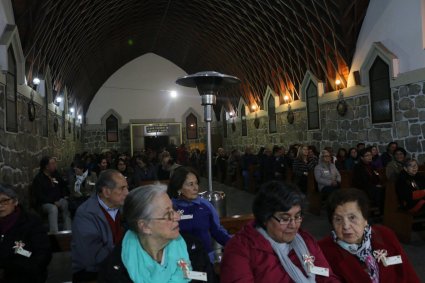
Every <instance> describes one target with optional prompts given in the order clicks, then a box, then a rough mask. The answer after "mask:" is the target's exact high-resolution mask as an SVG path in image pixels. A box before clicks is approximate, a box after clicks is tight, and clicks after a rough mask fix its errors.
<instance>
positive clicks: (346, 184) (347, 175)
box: [339, 170, 353, 189]
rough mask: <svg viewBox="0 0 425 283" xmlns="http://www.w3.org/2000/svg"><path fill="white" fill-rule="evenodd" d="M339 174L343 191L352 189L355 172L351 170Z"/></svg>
mask: <svg viewBox="0 0 425 283" xmlns="http://www.w3.org/2000/svg"><path fill="white" fill-rule="evenodd" d="M339 174H340V175H341V184H340V188H341V189H348V188H352V187H353V186H352V179H353V171H351V170H341V171H339Z"/></svg>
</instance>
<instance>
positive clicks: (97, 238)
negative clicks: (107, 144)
mask: <svg viewBox="0 0 425 283" xmlns="http://www.w3.org/2000/svg"><path fill="white" fill-rule="evenodd" d="M127 195H128V184H127V180H126V179H125V177H124V176H123V175H122V174H121V173H119V172H118V171H117V170H112V169H108V170H105V171H102V172H101V173H100V176H99V179H98V180H97V182H96V194H94V195H93V196H91V197H90V198H89V199H88V200H87V201H85V202H84V203H83V204H82V205H81V206H80V207H79V208H78V209H77V212H76V214H75V218H74V221H73V224H72V244H71V252H72V272H73V282H84V281H92V280H96V278H97V272H98V268H99V265H100V263H101V262H102V261H103V260H104V259H105V258H106V257H107V256H108V255H109V253H110V252H111V251H112V250H113V248H114V246H115V245H116V244H118V243H120V242H121V239H122V237H123V234H124V230H123V228H122V227H121V216H120V211H119V209H120V208H121V207H122V205H123V204H124V200H125V198H126V196H127Z"/></svg>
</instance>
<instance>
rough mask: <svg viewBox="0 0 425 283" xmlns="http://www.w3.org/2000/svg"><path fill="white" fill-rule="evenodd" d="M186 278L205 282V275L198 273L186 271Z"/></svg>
mask: <svg viewBox="0 0 425 283" xmlns="http://www.w3.org/2000/svg"><path fill="white" fill-rule="evenodd" d="M186 274H187V278H188V279H192V280H200V281H205V282H206V281H207V273H206V272H199V271H187V272H186Z"/></svg>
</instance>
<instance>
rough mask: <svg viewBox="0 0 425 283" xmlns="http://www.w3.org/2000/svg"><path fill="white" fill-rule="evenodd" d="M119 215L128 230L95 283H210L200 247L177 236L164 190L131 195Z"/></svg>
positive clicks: (149, 189)
mask: <svg viewBox="0 0 425 283" xmlns="http://www.w3.org/2000/svg"><path fill="white" fill-rule="evenodd" d="M123 215H124V219H125V221H126V223H127V224H128V228H129V230H128V231H127V232H126V234H125V236H124V239H123V241H122V244H121V245H118V246H116V247H115V249H114V251H113V252H112V254H111V255H110V256H109V257H108V259H107V260H106V261H105V263H104V265H103V267H102V268H101V270H100V271H99V277H98V282H121V283H124V282H189V281H190V282H197V280H201V281H208V282H214V281H213V280H214V278H213V276H212V275H213V271H212V266H211V264H210V262H209V258H208V255H207V253H206V252H205V251H204V249H203V246H202V243H201V242H200V241H199V240H197V239H195V238H193V237H190V236H185V237H184V238H183V237H182V236H181V235H180V233H179V221H180V214H179V213H178V212H177V211H176V210H174V209H173V204H172V202H171V200H170V198H169V197H168V195H167V188H166V187H165V186H162V185H159V184H158V185H156V184H155V185H149V186H143V187H139V188H137V189H134V190H133V191H131V192H130V193H129V194H128V196H127V198H126V200H125V203H124V207H123ZM191 280H192V281H191Z"/></svg>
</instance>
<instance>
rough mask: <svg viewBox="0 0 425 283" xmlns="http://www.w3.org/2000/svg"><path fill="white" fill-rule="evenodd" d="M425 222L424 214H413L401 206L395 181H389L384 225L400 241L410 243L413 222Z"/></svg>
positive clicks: (386, 191) (386, 190) (386, 192)
mask: <svg viewBox="0 0 425 283" xmlns="http://www.w3.org/2000/svg"><path fill="white" fill-rule="evenodd" d="M419 222H425V217H424V216H413V214H411V213H409V212H408V211H405V210H403V209H401V208H400V206H399V201H398V196H397V192H396V187H395V183H393V182H387V184H386V188H385V208H384V225H385V226H387V227H389V228H390V229H392V230H393V231H394V233H395V234H396V235H397V237H398V239H399V240H400V242H403V243H410V239H411V235H412V230H413V224H415V223H419Z"/></svg>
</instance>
